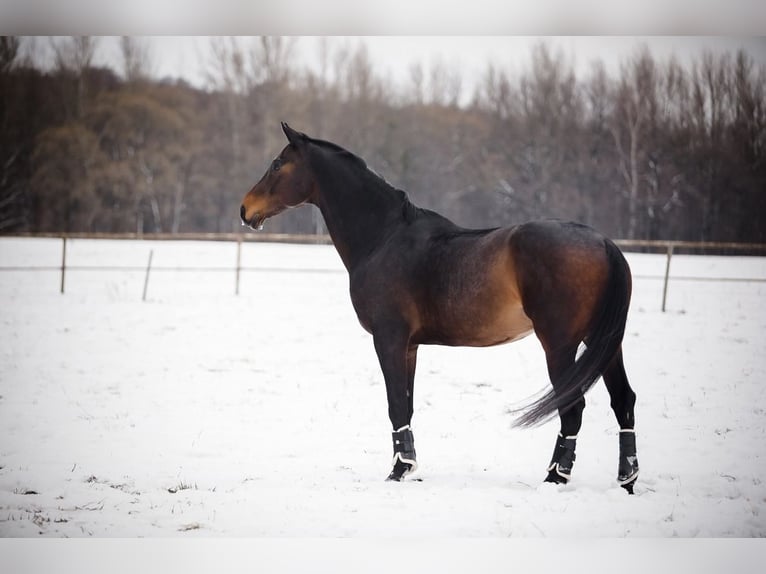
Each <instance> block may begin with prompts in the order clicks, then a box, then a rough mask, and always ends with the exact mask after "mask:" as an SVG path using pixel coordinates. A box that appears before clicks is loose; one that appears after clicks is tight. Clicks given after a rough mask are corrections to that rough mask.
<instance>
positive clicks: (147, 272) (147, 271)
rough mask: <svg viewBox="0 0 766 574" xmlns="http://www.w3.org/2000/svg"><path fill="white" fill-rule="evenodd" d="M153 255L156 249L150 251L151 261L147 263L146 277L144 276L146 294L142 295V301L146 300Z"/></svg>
mask: <svg viewBox="0 0 766 574" xmlns="http://www.w3.org/2000/svg"><path fill="white" fill-rule="evenodd" d="M152 256H154V249H152V250H150V251H149V262H148V263H147V264H146V277H145V278H144V295H143V297H141V300H142V301H146V289H147V288H148V287H149V271H151V269H152Z"/></svg>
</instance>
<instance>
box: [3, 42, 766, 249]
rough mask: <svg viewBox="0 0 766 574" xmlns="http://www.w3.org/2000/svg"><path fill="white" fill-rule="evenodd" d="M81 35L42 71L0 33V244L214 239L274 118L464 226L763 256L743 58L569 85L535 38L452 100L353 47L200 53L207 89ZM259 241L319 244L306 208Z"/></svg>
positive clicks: (764, 156)
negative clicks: (116, 55)
mask: <svg viewBox="0 0 766 574" xmlns="http://www.w3.org/2000/svg"><path fill="white" fill-rule="evenodd" d="M98 41H99V40H98V39H97V38H92V37H71V38H59V39H55V40H54V39H51V40H50V41H49V42H50V48H51V50H52V53H53V65H52V67H50V68H48V69H43V67H42V66H41V65H39V63H38V62H36V60H35V58H34V57H32V56H30V55H29V51H27V52H26V53H25V51H24V49H23V48H24V45H23V41H22V40H20V39H19V38H17V37H2V38H1V39H0V232H14V231H32V232H36V231H55V232H74V231H85V232H87V231H94V232H95V231H99V232H137V233H143V232H170V233H177V232H197V231H204V232H231V231H237V230H238V229H239V221H238V213H239V203H240V200H241V198H242V196H243V195H244V193H245V192H246V191H247V190H248V189H249V188H250V187H251V186H252V185H253V184H254V183H255V182H256V181H257V180H258V179H259V178H260V176H261V174H262V172H263V171H264V170H265V168H266V166H267V165H268V163H269V160H270V159H271V158H272V157H273V156H274V155H275V154H276V153H277V152H278V151H279V150H280V149H281V148H282V146H283V145H284V143H285V142H284V138H283V135H282V133H281V130H280V127H279V122H280V120H285V121H287V122H289V123H290V124H291V125H292V126H293V127H295V128H297V129H299V130H301V131H305V132H306V133H308V134H309V135H312V136H315V137H320V138H323V139H328V140H330V141H334V142H336V143H338V144H340V145H342V146H343V147H346V148H347V149H349V150H351V151H353V152H355V153H356V154H358V155H360V156H361V157H363V158H364V159H365V160H366V161H367V164H368V165H369V166H371V167H372V168H373V169H375V171H376V172H378V173H379V174H380V175H382V176H383V177H385V178H386V179H387V180H388V181H390V182H391V183H392V184H393V185H395V186H396V187H399V188H401V189H404V190H405V191H407V192H408V194H409V195H410V198H411V199H412V200H413V201H414V202H415V203H416V204H418V205H420V206H422V207H428V208H430V209H434V210H436V211H439V212H441V213H443V214H445V215H446V216H448V217H450V218H451V219H453V220H454V221H456V222H457V223H459V224H461V225H464V226H468V227H490V226H496V225H509V224H515V223H521V222H523V221H526V220H530V219H535V218H543V217H559V218H565V219H573V220H577V221H580V222H583V223H587V224H590V225H592V226H594V227H596V228H598V229H600V230H602V231H603V232H605V233H606V234H608V235H611V236H613V237H620V238H637V239H686V240H707V241H747V242H766V232H765V230H766V225H764V224H763V223H762V219H763V214H764V213H766V161H765V160H766V152H765V150H764V146H765V144H766V97H765V95H764V94H765V88H766V71H764V68H763V67H762V66H757V65H756V64H755V63H754V62H753V60H752V58H750V57H749V56H748V54H746V53H745V52H742V51H740V52H737V53H721V54H714V53H712V52H707V51H703V52H701V53H700V54H699V55H697V56H695V57H694V58H693V59H692V60H691V61H690V62H689V63H686V64H682V63H681V62H680V61H679V60H678V59H676V58H674V57H671V58H668V59H665V60H659V59H657V58H656V57H655V56H653V55H652V54H651V52H650V51H649V49H648V48H647V47H646V46H640V47H638V48H636V50H635V51H634V52H633V53H632V54H631V55H630V56H629V57H626V58H625V59H624V61H623V62H622V64H621V66H620V69H619V72H617V73H616V74H610V73H608V72H607V69H606V67H605V65H604V64H603V62H598V61H596V62H594V63H593V64H592V67H591V68H590V71H589V72H588V73H587V74H580V75H578V74H576V73H575V70H574V68H573V65H572V64H571V63H570V62H568V61H567V59H566V58H565V57H564V56H563V55H562V54H560V53H556V52H555V51H554V50H552V49H551V48H550V47H549V46H548V45H547V44H545V43H541V44H538V45H537V46H536V47H535V48H534V49H533V51H532V54H531V58H530V61H529V64H528V66H527V67H526V69H525V70H523V71H521V72H517V73H514V74H512V73H511V72H510V71H509V70H508V69H505V68H503V67H502V66H497V65H488V66H487V68H486V71H485V73H484V76H483V79H482V81H481V82H480V83H479V84H478V85H477V87H476V89H475V91H474V92H473V94H472V97H471V98H470V99H469V101H467V102H462V101H461V100H460V94H461V93H462V82H461V77H460V74H459V73H457V72H456V71H454V70H453V69H451V68H450V67H449V66H448V65H446V64H445V63H444V62H443V61H437V62H436V63H435V64H434V65H432V66H430V68H426V67H424V66H423V65H421V64H414V65H412V67H411V68H410V74H409V81H408V83H407V84H406V85H405V86H403V87H394V86H392V84H391V82H390V81H388V79H387V78H386V77H384V76H382V75H381V74H380V73H379V72H378V71H377V70H376V69H375V66H374V65H373V63H372V60H371V58H370V56H369V53H368V51H367V49H366V47H365V45H364V43H359V44H357V45H354V46H349V45H343V46H338V45H336V44H334V43H333V42H332V41H331V40H329V39H320V40H317V45H316V49H317V54H318V57H319V61H320V66H319V68H318V69H317V70H309V69H307V68H305V67H302V66H301V65H299V64H298V63H296V62H295V58H294V54H293V49H292V48H293V41H292V40H291V39H289V38H279V37H262V38H257V39H255V40H254V41H252V42H249V43H245V42H243V41H241V40H239V39H234V38H213V39H211V40H210V54H211V55H210V59H209V61H208V62H207V64H206V77H207V82H206V87H205V88H204V89H202V88H197V87H194V86H191V85H190V84H188V83H186V82H184V81H182V80H178V79H164V80H158V79H155V78H153V77H152V75H151V57H152V55H151V53H150V52H149V51H148V50H147V48H146V45H145V44H143V43H142V41H141V39H140V38H130V37H124V38H122V41H121V44H120V52H121V65H120V66H119V69H111V68H106V67H100V66H95V65H94V64H93V59H94V54H95V50H96V49H97V46H98ZM267 227H268V230H270V231H274V232H290V233H317V232H319V233H321V232H323V231H324V228H323V223H322V221H321V218H320V216H319V214H318V211H317V210H316V209H314V208H308V207H306V208H301V209H296V210H291V211H289V212H287V213H285V214H284V215H283V216H281V217H279V218H276V219H274V220H271V221H269V222H268V223H267Z"/></svg>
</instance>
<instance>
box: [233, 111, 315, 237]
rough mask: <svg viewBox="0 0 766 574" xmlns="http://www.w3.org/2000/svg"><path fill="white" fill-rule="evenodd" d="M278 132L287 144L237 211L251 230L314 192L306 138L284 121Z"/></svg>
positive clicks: (299, 202)
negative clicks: (283, 134)
mask: <svg viewBox="0 0 766 574" xmlns="http://www.w3.org/2000/svg"><path fill="white" fill-rule="evenodd" d="M282 131H284V132H285V136H287V141H288V144H287V145H286V146H285V147H284V148H283V149H282V151H281V152H280V153H279V155H277V157H276V158H274V160H273V161H272V162H271V164H270V165H269V167H268V169H267V170H266V173H264V174H263V177H261V179H260V180H259V181H258V183H256V184H255V185H254V186H253V188H252V189H251V190H250V191H248V192H247V194H246V195H245V197H244V199H243V200H242V206H241V207H240V210H239V213H240V218H241V219H242V225H247V226H248V227H250V228H251V229H260V228H261V227H262V226H263V222H264V221H266V219H268V218H269V217H272V216H274V215H277V214H278V213H281V212H283V211H284V210H285V209H287V208H289V207H297V206H298V205H301V204H303V203H306V202H307V201H309V200H310V199H311V198H312V195H313V194H314V191H315V183H314V178H313V176H312V174H311V172H310V170H309V168H308V161H307V157H306V155H307V146H308V137H307V136H306V134H303V133H301V132H297V131H295V130H294V129H292V128H291V127H290V126H288V125H287V124H286V123H285V122H282Z"/></svg>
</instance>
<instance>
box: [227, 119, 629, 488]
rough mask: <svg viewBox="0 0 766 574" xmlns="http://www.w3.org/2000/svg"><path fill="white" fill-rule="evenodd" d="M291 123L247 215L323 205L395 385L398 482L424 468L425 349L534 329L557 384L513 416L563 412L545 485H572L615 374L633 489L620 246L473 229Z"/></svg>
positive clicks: (554, 223) (583, 230)
mask: <svg viewBox="0 0 766 574" xmlns="http://www.w3.org/2000/svg"><path fill="white" fill-rule="evenodd" d="M281 125H282V130H283V132H284V134H285V136H286V138H287V145H286V146H285V147H284V148H283V149H282V151H281V152H280V153H279V155H277V156H276V158H275V159H274V160H273V161H272V162H271V163H270V165H269V166H268V168H267V170H266V172H265V173H264V175H263V177H261V179H260V180H259V181H258V182H257V183H256V184H255V185H254V186H253V187H252V189H250V190H249V191H248V192H247V193H246V195H245V197H244V199H243V201H242V204H241V207H240V219H241V222H242V225H245V226H247V227H250V228H251V229H254V230H257V229H261V228H262V226H263V223H264V221H266V220H267V219H268V218H270V217H273V216H275V215H277V214H279V213H281V212H282V211H284V210H286V209H288V208H295V207H297V206H300V205H303V204H313V205H315V206H316V207H318V208H319V210H320V211H321V213H322V216H323V217H324V220H325V223H326V225H327V230H328V232H329V234H330V238H331V239H332V242H333V244H334V245H335V248H336V249H337V251H338V254H339V255H340V258H341V260H342V261H343V264H344V266H345V267H346V269H347V271H348V275H349V286H350V295H351V302H352V305H353V307H354V310H355V311H356V314H357V317H358V319H359V322H360V324H361V326H362V327H363V328H364V329H365V330H366V331H367V332H369V333H370V334H371V335H372V338H373V344H374V347H375V352H376V354H377V357H378V360H379V363H380V368H381V370H382V372H383V378H384V380H385V386H386V395H387V399H388V416H389V418H390V421H391V425H392V428H393V431H392V442H393V460H392V463H391V465H392V469H391V471H390V473H389V475H388V477H387V480H390V481H397V482H398V481H401V480H402V479H404V477H406V476H408V475H410V474H411V473H413V472H415V470H416V469H417V457H416V452H415V441H414V435H413V432H412V427H411V420H412V416H413V396H414V395H413V391H414V381H415V366H416V362H417V354H418V347H419V346H420V345H448V346H474V347H485V346H491V345H499V344H503V343H509V342H512V341H516V340H519V339H521V338H522V337H525V336H527V335H529V334H531V333H533V332H534V333H535V335H536V336H537V338H538V339H539V341H540V343H541V344H542V347H543V350H544V351H545V358H546V362H547V367H548V374H549V376H550V382H551V385H552V389H550V390H548V391H547V392H546V393H545V394H544V395H542V396H541V397H540V398H538V399H537V400H535V401H533V402H532V403H531V404H529V405H526V406H525V407H523V408H521V409H516V413H517V414H519V413H521V414H520V416H519V417H518V418H517V419H516V421H515V423H514V424H515V425H517V426H521V427H529V426H533V425H537V424H541V423H542V422H544V421H547V420H549V419H551V418H553V417H554V416H555V414H556V413H558V416H559V419H560V431H559V433H558V436H557V437H556V443H555V447H554V451H553V455H552V457H551V459H550V462H549V464H548V466H547V467H546V470H547V475H546V476H545V479H544V481H545V482H552V483H558V484H566V483H567V482H568V481H569V480H570V478H571V473H572V468H573V465H574V462H575V448H576V440H577V434H578V432H579V430H580V427H581V423H582V413H583V409H584V407H585V399H584V395H585V393H586V392H587V391H588V389H590V388H591V387H592V386H593V385H594V383H596V381H597V380H598V379H599V377H603V380H604V382H605V384H606V388H607V390H608V392H609V396H610V405H611V408H612V410H613V411H614V415H615V416H616V418H617V423H618V424H619V460H618V471H617V482H618V484H619V485H620V486H622V487H623V488H625V490H626V491H627V492H628V493H630V494H633V485H634V483H635V481H636V479H637V477H638V471H639V467H638V459H637V456H636V440H635V420H634V405H635V402H636V394H635V393H634V392H633V390H632V389H631V387H630V384H629V382H628V378H627V375H626V373H625V367H624V364H623V354H622V340H623V335H624V332H625V323H626V318H627V313H628V306H629V303H630V296H631V284H632V280H631V273H630V269H629V267H628V263H627V261H626V260H625V257H624V256H623V254H622V253H621V252H620V250H619V248H618V247H617V246H616V245H615V244H614V243H613V242H612V241H611V240H609V239H608V238H606V237H605V236H603V235H601V234H600V233H598V232H597V231H595V230H594V229H592V228H590V227H588V226H585V225H582V224H579V223H574V222H567V221H559V220H542V221H531V222H527V223H523V224H521V225H517V226H512V227H498V228H491V229H466V228H463V227H460V226H458V225H456V224H455V223H453V222H452V221H450V220H449V219H447V218H445V217H443V216H442V215H440V214H438V213H436V212H434V211H430V210H428V209H423V208H420V207H417V206H415V205H414V204H413V203H412V202H410V200H409V198H408V196H407V194H406V193H405V192H404V191H402V190H399V189H396V188H395V187H393V186H392V185H391V184H389V183H388V182H387V181H386V180H385V179H383V178H382V177H381V176H379V175H378V174H376V173H375V172H374V171H372V170H371V169H369V168H368V167H367V164H366V163H365V161H364V160H363V159H362V158H360V157H358V156H357V155H355V154H353V153H352V152H350V151H348V150H346V149H344V148H343V147H341V146H339V145H337V144H335V143H332V142H329V141H324V140H321V139H315V138H312V137H309V136H307V135H306V134H304V133H302V132H298V131H296V130H294V129H292V128H291V127H290V126H288V125H287V124H286V123H284V122H282V124H281Z"/></svg>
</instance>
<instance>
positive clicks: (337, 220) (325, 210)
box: [312, 165, 404, 271]
mask: <svg viewBox="0 0 766 574" xmlns="http://www.w3.org/2000/svg"><path fill="white" fill-rule="evenodd" d="M323 167H327V166H319V167H318V169H316V170H315V175H316V180H317V188H318V191H317V194H316V196H315V197H314V198H313V200H312V202H313V203H314V204H315V205H316V206H317V207H318V208H319V210H320V211H321V212H322V216H323V217H324V220H325V224H326V225H327V230H328V231H329V233H330V237H331V238H332V241H333V243H334V244H335V248H336V249H337V250H338V254H339V255H340V258H341V259H342V260H343V263H344V265H345V266H346V269H347V270H348V271H351V270H353V268H354V267H356V265H358V264H359V263H360V262H361V261H362V260H364V258H365V257H366V256H367V255H369V254H370V253H371V252H372V251H373V250H374V249H375V247H377V246H378V245H380V244H381V243H382V242H383V241H384V240H385V238H386V237H387V236H388V234H390V233H391V231H392V229H393V228H394V227H395V226H396V225H397V224H399V223H401V221H402V209H403V197H404V196H403V194H402V192H397V191H396V190H395V189H393V188H391V187H390V186H389V185H388V184H387V183H385V181H383V180H382V179H381V178H379V177H378V176H376V175H375V174H373V173H372V172H370V171H368V170H366V169H364V168H361V167H360V166H354V165H350V166H349V165H346V166H340V167H338V168H333V169H322V168H323Z"/></svg>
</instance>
